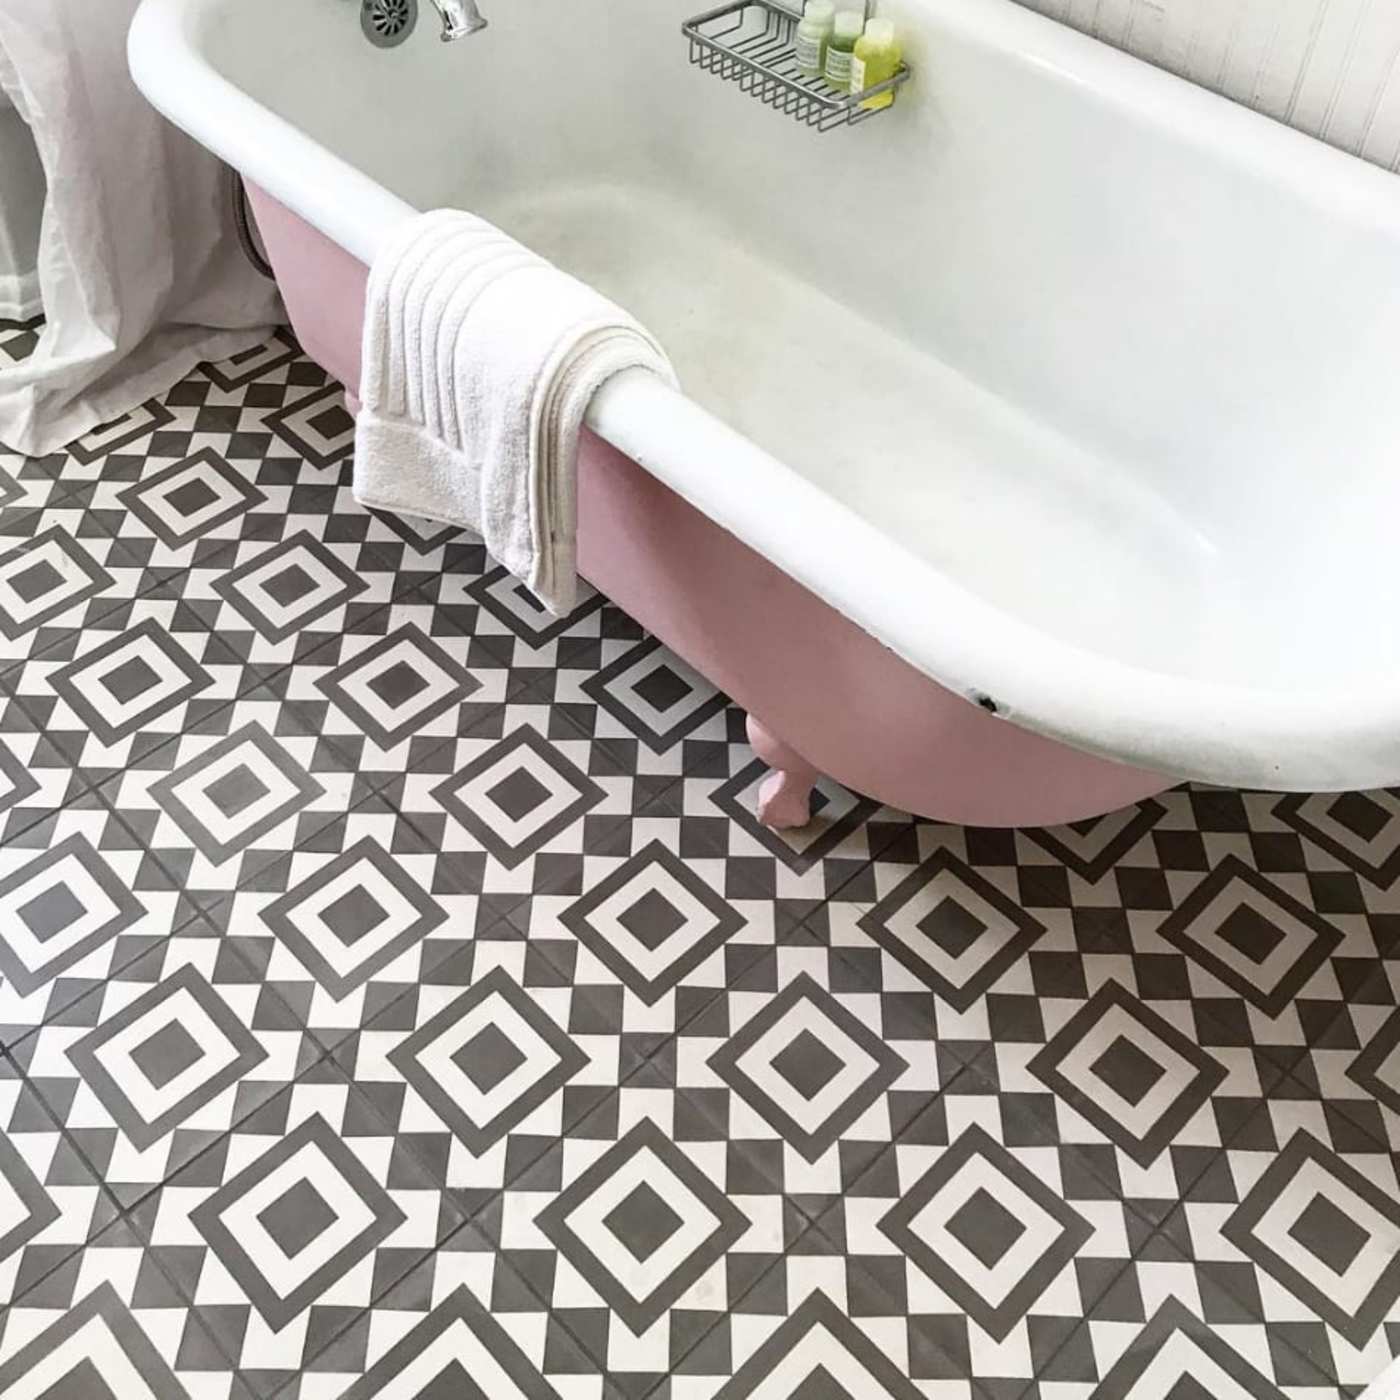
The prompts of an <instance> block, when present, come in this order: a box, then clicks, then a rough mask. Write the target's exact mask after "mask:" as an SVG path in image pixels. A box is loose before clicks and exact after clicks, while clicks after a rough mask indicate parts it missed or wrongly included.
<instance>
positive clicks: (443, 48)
mask: <svg viewBox="0 0 1400 1400" xmlns="http://www.w3.org/2000/svg"><path fill="white" fill-rule="evenodd" d="M300 3H301V4H302V5H303V6H304V7H305V11H306V13H305V22H302V23H298V24H296V25H289V26H282V29H283V35H284V38H283V43H284V51H283V58H282V61H281V62H280V63H278V64H276V65H269V64H266V63H265V62H264V57H265V49H264V44H265V35H266V33H267V32H268V30H267V29H266V28H265V27H264V25H263V24H260V23H258V22H256V19H255V18H254V16H253V15H252V14H251V13H250V12H252V11H255V10H258V9H259V8H261V9H263V10H266V11H267V13H268V23H269V25H271V24H272V23H273V16H274V14H275V12H278V11H280V9H281V4H282V0H245V3H243V4H241V5H239V6H237V7H227V8H224V9H220V10H216V11H214V12H213V18H211V19H210V20H209V21H207V22H208V23H210V24H212V25H213V26H214V27H215V28H214V32H212V33H210V34H208V35H207V36H205V42H204V44H203V45H202V46H203V47H205V48H207V50H208V52H209V53H210V55H211V57H212V58H213V60H214V61H215V63H216V65H217V66H218V67H219V68H220V69H221V70H222V71H223V72H224V74H225V75H226V76H227V77H229V78H230V79H231V80H232V81H233V82H234V83H235V84H236V85H237V86H238V87H240V88H242V89H244V90H246V91H248V92H250V93H251V94H252V95H253V96H254V97H256V98H257V99H259V100H260V101H262V102H263V103H265V104H266V105H267V106H269V107H270V108H272V109H273V110H274V111H276V112H278V113H279V114H281V115H282V116H284V117H286V118H287V119H289V120H290V121H291V122H293V123H294V124H295V125H297V126H299V127H301V128H303V129H304V130H306V131H307V132H309V133H310V134H311V135H312V136H314V137H315V138H317V139H318V140H319V141H321V142H322V143H323V144H324V145H325V146H327V147H328V148H330V149H331V150H333V151H336V152H338V153H339V154H341V155H343V156H344V157H346V158H347V159H348V160H349V161H350V162H351V163H352V164H354V165H355V166H357V167H358V168H360V169H361V170H363V171H365V172H366V173H368V174H369V175H371V176H372V177H374V178H376V179H378V180H380V181H382V182H383V183H384V184H385V185H386V186H388V187H389V188H391V189H392V190H394V191H395V192H397V193H398V194H400V195H401V196H403V197H404V198H405V199H407V200H408V201H410V202H411V203H414V204H416V205H418V206H420V207H432V206H436V205H457V206H460V207H465V208H468V209H472V210H474V211H476V212H479V213H481V214H483V215H485V216H486V217H488V218H491V219H493V220H495V221H496V222H498V223H499V224H500V225H502V226H503V227H504V228H506V229H507V230H509V231H510V232H512V233H514V234H515V235H517V236H518V237H520V238H522V239H523V240H524V241H526V242H527V243H529V244H531V245H532V246H534V247H535V248H537V249H538V250H539V251H541V252H543V253H545V254H546V255H548V256H550V257H552V258H554V259H556V260H557V261H558V262H559V263H560V264H561V265H563V266H564V267H566V268H568V269H569V270H570V271H572V272H574V273H576V274H577V275H579V276H581V277H583V278H584V279H585V280H587V281H589V282H591V283H593V284H594V285H596V286H598V287H599V288H600V289H602V290H604V291H605V292H607V293H609V294H611V295H612V296H613V297H615V298H616V299H617V300H618V301H620V302H622V303H623V304H624V305H626V306H627V307H628V308H629V309H631V310H632V311H633V312H635V313H636V314H637V315H638V316H639V317H641V318H642V320H643V321H644V322H646V323H647V324H648V325H649V327H650V328H651V329H652V330H653V331H654V332H655V333H656V334H657V335H658V336H660V337H661V339H662V340H663V342H664V343H665V344H666V346H667V348H668V350H669V351H670V352H671V354H672V356H673V357H674V359H675V361H676V364H677V367H678V370H679V372H680V375H681V379H682V383H683V386H684V387H685V389H686V391H687V392H688V393H689V394H690V396H691V397H693V398H695V399H696V400H698V401H699V402H700V403H701V404H703V405H704V406H706V407H707V408H709V409H711V410H712V411H713V412H715V413H716V414H717V415H718V416H720V417H722V418H723V419H725V420H726V421H728V422H729V423H731V424H732V425H733V426H735V427H736V428H738V429H739V430H740V431H741V432H743V433H744V434H746V435H747V436H749V437H750V438H752V439H753V440H754V441H755V442H757V443H758V444H759V445H761V446H762V447H764V448H766V449H767V450H768V451H770V452H771V453H773V454H774V455H775V456H777V457H779V458H780V459H782V460H783V461H785V462H787V463H788V464H790V465H791V466H792V467H794V468H795V469H797V470H799V471H801V472H802V473H803V474H804V475H806V476H807V477H809V478H810V479H811V480H812V481H813V482H815V483H817V484H818V485H820V486H821V487H822V488H824V489H825V490H827V491H828V492H830V493H831V494H832V495H833V496H835V497H836V498H838V499H839V500H841V501H843V502H845V503H846V504H848V505H849V506H850V507H852V508H853V509H854V510H856V511H857V512H858V513H860V514H861V515H862V516H864V517H865V518H866V519H867V520H869V521H870V522H872V523H873V524H875V525H876V526H877V527H878V528H879V529H880V530H881V531H883V532H885V533H887V534H888V535H889V536H890V537H892V538H893V539H894V540H896V541H898V542H900V543H901V544H903V545H904V546H906V547H907V548H908V549H910V550H912V551H914V552H915V553H916V554H918V555H919V556H920V557H922V558H925V559H927V560H929V561H930V562H932V563H934V564H935V565H936V566H937V567H938V568H939V569H941V570H943V571H945V572H946V573H947V574H949V575H951V576H952V577H953V578H955V579H957V580H958V581H959V582H961V583H962V584H964V585H965V586H966V587H967V588H969V589H971V590H973V591H974V592H976V593H977V594H979V595H980V596H981V597H983V598H984V599H986V600H987V601H989V602H991V603H994V604H996V605H999V606H1000V607H1002V608H1004V609H1006V610H1007V611H1008V612H1010V613H1012V614H1013V615H1015V616H1018V617H1020V618H1021V619H1023V620H1025V621H1028V622H1030V623H1032V624H1034V625H1035V626H1037V627H1039V628H1041V629H1043V630H1044V631H1046V632H1047V633H1049V634H1051V635H1053V636H1056V637H1058V638H1061V639H1063V640H1065V641H1068V642H1070V643H1072V644H1075V645H1077V646H1080V647H1083V648H1085V649H1088V650H1091V651H1094V652H1099V653H1103V654H1106V655H1109V656H1113V657H1116V658H1118V659H1120V660H1124V661H1128V662H1131V663H1136V664H1138V665H1140V666H1142V667H1145V668H1147V669H1149V670H1155V671H1159V672H1164V673H1168V674H1172V675H1176V676H1182V677H1191V678H1195V677H1207V678H1212V679H1214V680H1217V681H1225V682H1231V681H1238V682H1240V683H1241V684H1247V685H1252V686H1261V687H1266V688H1278V689H1282V690H1285V691H1288V690H1293V691H1309V690H1314V689H1324V688H1330V687H1331V686H1333V685H1334V684H1336V683H1338V682H1339V681H1340V682H1343V683H1345V682H1346V681H1347V679H1348V678H1350V677H1354V678H1355V680H1356V682H1357V683H1358V684H1360V683H1362V682H1363V681H1364V680H1365V679H1366V678H1367V677H1371V676H1374V675H1375V673H1376V670H1377V667H1378V666H1380V667H1383V668H1385V669H1388V670H1390V671H1392V672H1393V671H1394V670H1395V669H1396V663H1397V661H1398V660H1400V629H1396V628H1395V627H1394V626H1393V619H1394V617H1395V615H1396V609H1397V605H1400V571H1396V570H1394V569H1393V568H1392V567H1391V565H1390V562H1389V561H1390V559H1391V557H1392V554H1393V549H1392V546H1391V543H1390V540H1391V536H1392V533H1393V512H1392V511H1390V510H1389V509H1388V508H1387V503H1388V502H1390V501H1391V500H1393V488H1392V486H1391V484H1390V482H1391V478H1392V477H1393V473H1394V462H1395V455H1396V446H1395V444H1396V443H1397V442H1400V395H1397V394H1395V393H1394V391H1393V366H1394V354H1393V347H1394V345H1395V344H1396V343H1397V341H1400V182H1394V181H1393V177H1389V176H1386V175H1384V174H1383V173H1381V172H1379V171H1374V172H1373V171H1367V172H1366V173H1367V174H1368V175H1371V176H1373V177H1374V181H1375V182H1376V183H1374V184H1367V185H1364V186H1363V188H1364V190H1365V196H1366V197H1365V198H1356V199H1355V200H1354V204H1355V207H1352V201H1353V197H1354V195H1355V189H1356V186H1355V185H1354V184H1353V183H1350V182H1349V181H1347V180H1338V181H1337V182H1336V183H1337V190H1338V191H1339V194H1338V199H1337V200H1336V201H1334V202H1333V203H1332V204H1330V205H1328V204H1325V203H1323V202H1320V201H1319V199H1318V196H1317V193H1316V191H1317V188H1318V181H1319V180H1321V182H1322V188H1324V189H1325V188H1326V187H1327V180H1328V178H1329V172H1332V171H1335V169H1336V166H1335V165H1328V164H1327V162H1329V161H1330V162H1339V161H1341V162H1347V163H1350V162H1349V161H1348V158H1346V157H1341V156H1338V155H1336V154H1335V153H1333V152H1323V151H1322V150H1321V148H1318V149H1317V150H1316V151H1314V150H1313V148H1312V145H1311V143H1310V142H1309V141H1308V140H1307V139H1306V138H1303V137H1300V136H1295V135H1294V134H1293V133H1291V132H1280V142H1279V144H1278V145H1276V146H1269V147H1268V148H1267V149H1269V150H1271V151H1276V152H1278V158H1277V160H1275V161H1274V162H1273V163H1268V162H1265V163H1262V164H1261V163H1257V162H1256V163H1253V164H1250V163H1245V162H1243V161H1241V160H1240V159H1238V158H1237V157H1236V158H1232V157H1231V156H1229V155H1228V154H1221V153H1220V152H1219V151H1218V150H1217V149H1215V148H1214V147H1213V145H1212V134H1213V133H1218V130H1219V128H1218V126H1217V125H1215V123H1217V122H1218V121H1219V120H1220V119H1221V118H1220V114H1219V113H1218V112H1217V111H1216V110H1215V108H1216V107H1219V106H1223V105H1224V104H1220V103H1218V101H1217V100H1216V99H1214V98H1211V97H1209V96H1207V95H1205V94H1193V95H1194V96H1198V97H1199V99H1200V102H1201V103H1202V104H1209V106H1208V108H1207V107H1202V113H1203V119H1202V122H1201V126H1200V132H1199V135H1198V136H1197V135H1194V134H1193V133H1192V132H1191V131H1190V130H1189V128H1188V129H1186V130H1185V131H1183V128H1182V124H1181V120H1180V116H1181V114H1180V108H1179V106H1176V105H1174V106H1173V107H1172V119H1171V122H1170V124H1168V122H1167V120H1166V119H1165V118H1164V119H1163V120H1162V121H1161V122H1160V124H1159V123H1158V119H1157V114H1156V112H1155V110H1154V102H1153V101H1152V100H1150V99H1151V98H1152V94H1153V93H1154V92H1155V91H1159V90H1160V92H1161V93H1162V95H1163V99H1164V101H1165V100H1166V94H1167V93H1168V92H1170V94H1171V101H1172V102H1173V103H1174V104H1176V103H1177V102H1178V92H1177V89H1178V88H1179V86H1180V85H1179V84H1177V83H1176V82H1175V80H1174V79H1171V78H1170V77H1168V76H1166V75H1162V74H1159V73H1157V72H1155V71H1153V70H1150V69H1148V68H1146V67H1141V68H1140V72H1139V71H1136V70H1137V67H1138V66H1137V65H1134V69H1135V71H1134V80H1135V83H1136V84H1137V85H1138V86H1137V88H1136V91H1135V100H1136V103H1137V106H1136V109H1135V110H1130V109H1128V108H1127V107H1124V108H1123V109H1121V110H1116V109H1115V110H1104V108H1105V105H1106V104H1107V105H1108V106H1109V107H1110V108H1111V107H1112V94H1111V92H1110V93H1107V94H1105V93H1104V92H1099V93H1086V92H1085V91H1082V90H1077V89H1076V86H1075V84H1074V83H1073V82H1072V81H1071V80H1069V79H1068V78H1067V77H1066V76H1065V75H1064V74H1062V73H1059V72H1057V71H1055V70H1054V69H1053V68H1052V67H1050V66H1048V65H1045V64H1041V63H1032V62H1029V61H1027V62H1026V63H1024V64H1022V65H1020V66H1019V67H1018V66H1017V65H1015V64H1009V63H1008V62H1007V61H1006V56H1005V55H1004V54H1001V55H996V54H992V53H982V52H980V51H979V50H978V49H977V48H976V46H975V45H974V44H970V43H969V42H968V41H967V40H966V38H965V37H962V38H960V40H959V44H958V46H957V48H956V50H955V51H954V50H953V49H952V48H948V49H945V48H943V47H942V46H941V44H940V40H941V38H942V37H943V36H942V34H941V32H940V25H939V21H938V19H937V16H936V14H935V13H934V12H933V11H932V10H931V9H929V10H926V9H924V8H923V7H921V6H920V5H919V4H917V3H906V4H904V5H902V6H900V7H898V13H899V14H900V16H901V18H902V20H903V28H904V31H905V34H906V36H907V50H908V57H909V59H910V61H911V63H912V64H913V65H914V68H915V78H914V82H913V84H912V85H911V86H910V88H909V89H908V90H907V94H906V96H905V97H904V98H902V99H901V101H900V103H899V104H898V105H897V106H896V108H895V109H894V110H893V111H892V112H890V113H888V114H886V115H884V116H882V117H880V118H878V119H876V120H874V121H871V122H869V123H867V124H865V125H863V126H858V127H854V128H850V129H846V130H840V131H837V132H835V133H831V134H828V135H824V136H823V135H818V134H816V133H813V132H811V131H809V130H806V129H804V128H801V127H799V126H797V125H796V124H793V123H790V122H787V121H784V120H783V119H782V118H781V117H779V116H776V115H774V114H772V113H770V112H768V111H766V110H765V109H763V108H761V107H759V106H758V105H756V104H754V103H752V102H750V101H748V100H746V99H745V97H744V96H743V95H741V94H740V93H739V92H738V91H737V90H736V89H734V88H732V87H730V86H728V85H725V84H721V83H717V82H715V81H713V80H711V79H709V78H707V77H706V76H704V75H702V74H701V73H699V72H698V71H696V70H693V69H691V68H690V67H689V66H688V64H687V58H686V50H685V45H684V42H683V40H682V39H681V36H680V33H679V25H680V21H681V19H682V18H684V17H685V15H686V13H687V8H688V7H687V5H686V4H685V3H680V4H678V3H676V0H609V3H608V4H607V5H606V6H605V5H603V4H602V3H601V0H589V2H588V3H580V0H497V3H496V4H495V6H494V11H493V12H491V15H490V17H491V21H492V24H491V28H490V29H489V30H488V31H487V32H486V33H485V34H484V35H482V36H480V37H478V38H475V39H473V40H470V41H467V42H465V43H461V44H455V45H439V44H437V43H436V42H435V41H432V40H431V39H430V37H428V36H425V35H424V34H423V33H421V32H420V34H419V36H417V37H416V38H415V39H414V41H413V42H412V43H411V44H409V45H406V46H405V47H404V48H401V49H398V50H395V51H392V52H388V53H383V52H379V51H377V50H374V49H372V48H371V47H370V46H369V45H367V44H366V43H365V42H364V40H363V39H362V38H361V37H360V34H359V31H358V26H357V25H356V24H355V23H354V22H353V16H352V15H350V14H349V13H348V12H347V7H346V6H345V5H344V4H343V3H342V0H300ZM424 8H425V14H430V12H429V11H428V10H427V7H426V6H425V7H424ZM888 8H889V9H890V10H891V11H893V10H894V9H895V7H894V6H890V7H888ZM1037 22H1039V21H1037ZM1066 41H1067V42H1074V43H1085V42H1089V41H1085V40H1083V39H1082V38H1081V37H1080V36H1078V35H1069V34H1067V35H1066ZM954 53H955V57H956V62H953V61H950V58H951V56H952V55H954ZM1154 85H1156V86H1154ZM369 92H373V93H374V100H373V107H372V109H370V108H368V107H367V105H366V100H365V94H366V93H369ZM1144 92H1145V93H1146V94H1147V95H1148V97H1149V100H1148V101H1146V102H1145V103H1144V102H1143V101H1142V96H1143V93H1144ZM1207 116H1208V120H1207V119H1206V118H1207ZM1224 120H1226V121H1238V122H1244V123H1257V122H1262V121H1264V119H1263V118H1259V117H1257V116H1255V115H1254V114H1251V113H1247V112H1242V111H1241V112H1227V113H1226V114H1225V117H1224ZM1347 174H1348V176H1349V175H1350V172H1347ZM1386 181H1391V182H1392V184H1393V186H1394V188H1393V190H1390V189H1387V188H1386V187H1385V185H1384V184H1383V183H1382V182H1386ZM1378 289H1380V290H1379V292H1378ZM714 469H715V471H717V472H722V471H724V470H725V469H726V465H725V463H724V462H722V461H717V462H716V463H715V467H714ZM1324 682H1325V685H1324V684H1323V683H1324Z"/></svg>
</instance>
